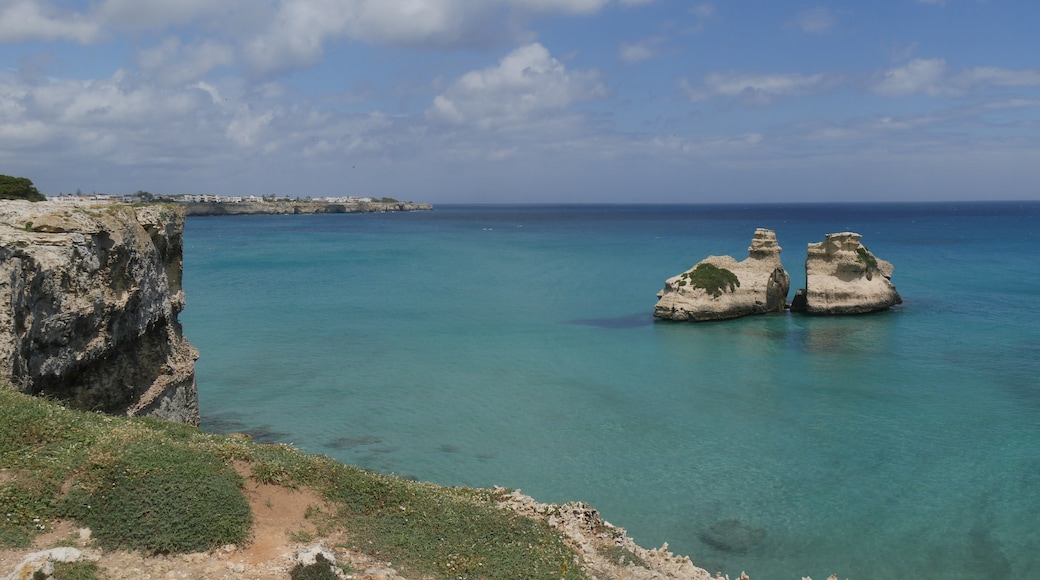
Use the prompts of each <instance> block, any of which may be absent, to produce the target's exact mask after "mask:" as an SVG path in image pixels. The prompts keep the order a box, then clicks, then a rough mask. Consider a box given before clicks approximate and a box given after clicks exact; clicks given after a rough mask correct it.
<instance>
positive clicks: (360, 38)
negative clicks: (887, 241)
mask: <svg viewBox="0 0 1040 580" xmlns="http://www.w3.org/2000/svg"><path fill="white" fill-rule="evenodd" d="M1038 23H1040V4H1038V3H1034V2H1026V1H1025V0H1007V1H1001V0H876V1H874V2H851V1H844V2H839V1H830V2H827V1H820V2H813V1H806V2H784V1H780V0H745V1H742V0H732V1H722V0H717V1H714V2H711V1H705V2H699V1H696V0H693V1H678V0H149V1H147V2H145V1H142V0H93V1H83V0H79V1H77V0H0V173H3V174H11V175H18V176H24V177H29V178H30V179H32V180H33V181H34V183H36V185H37V187H38V188H39V189H40V190H41V191H43V192H45V193H48V194H57V193H59V192H72V191H75V190H77V189H81V190H83V191H85V192H91V191H97V192H105V193H132V192H134V191H137V190H146V191H151V192H153V193H217V194H227V195H237V194H268V193H274V194H277V195H289V196H293V197H295V196H301V197H306V196H325V195H370V196H377V197H382V196H391V197H396V198H399V199H408V200H416V201H431V202H435V203H436V202H690V203H701V202H786V201H791V202H800V201H891V200H971V199H1040V185H1038V184H1040V41H1038V40H1037V34H1036V27H1037V25H1038Z"/></svg>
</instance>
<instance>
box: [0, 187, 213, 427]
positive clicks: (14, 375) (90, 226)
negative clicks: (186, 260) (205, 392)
mask: <svg viewBox="0 0 1040 580" xmlns="http://www.w3.org/2000/svg"><path fill="white" fill-rule="evenodd" d="M183 231H184V210H183V208H177V207H173V206H169V205H150V206H142V207H131V206H128V205H119V204H99V205H94V206H71V207H70V206H68V205H66V204H62V203H56V202H40V203H29V202H20V201H5V202H0V380H3V381H9V382H11V383H13V384H15V385H16V386H17V387H18V388H20V389H21V390H23V391H25V392H28V393H32V394H39V395H46V396H50V397H55V398H58V399H62V400H64V401H67V402H68V403H69V404H71V405H73V406H75V407H78V408H83V409H92V410H99V411H104V412H107V413H114V414H126V415H153V416H157V417H161V418H164V419H168V420H171V421H179V422H184V423H191V424H196V425H197V424H198V422H199V407H198V396H197V389H196V384H195V359H196V358H198V352H197V351H196V350H195V349H194V348H192V346H191V345H190V344H188V341H187V340H186V339H185V338H184V336H183V334H182V332H181V325H180V323H179V322H178V320H177V314H178V313H179V312H180V311H181V310H182V309H183V308H184V292H183V290H182V289H181V260H182V249H183V245H182V244H183V242H182V234H183Z"/></svg>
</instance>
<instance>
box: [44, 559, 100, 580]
mask: <svg viewBox="0 0 1040 580" xmlns="http://www.w3.org/2000/svg"><path fill="white" fill-rule="evenodd" d="M98 572H100V570H99V569H98V565H97V562H90V561H86V562H55V563H54V574H52V575H51V577H50V578H51V580H98V579H99V578H100V576H98Z"/></svg>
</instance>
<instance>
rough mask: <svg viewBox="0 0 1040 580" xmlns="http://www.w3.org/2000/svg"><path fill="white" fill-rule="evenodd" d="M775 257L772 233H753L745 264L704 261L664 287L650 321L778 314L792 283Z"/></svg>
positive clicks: (726, 258)
mask: <svg viewBox="0 0 1040 580" xmlns="http://www.w3.org/2000/svg"><path fill="white" fill-rule="evenodd" d="M780 251H781V248H780V246H779V244H777V242H776V233H774V232H773V231H772V230H767V229H763V228H759V229H757V230H755V237H754V238H753V239H752V240H751V247H749V248H748V257H747V258H746V259H745V260H743V261H741V262H738V261H736V260H735V259H734V258H732V257H731V256H708V257H707V258H705V259H704V260H701V261H700V262H698V263H697V264H696V265H695V266H694V267H693V268H691V269H689V270H687V271H686V272H683V273H682V274H680V275H678V276H675V277H672V278H669V279H668V280H667V281H665V285H664V289H663V290H661V291H660V292H659V293H658V294H657V298H658V301H657V305H656V306H655V307H654V316H655V317H657V318H663V319H669V320H688V321H692V322H699V321H705V320H724V319H728V318H739V317H741V316H748V315H751V314H764V313H767V312H783V310H784V308H786V306H787V291H788V290H789V289H790V286H791V280H790V277H789V276H788V275H787V271H786V270H784V266H783V264H781V263H780Z"/></svg>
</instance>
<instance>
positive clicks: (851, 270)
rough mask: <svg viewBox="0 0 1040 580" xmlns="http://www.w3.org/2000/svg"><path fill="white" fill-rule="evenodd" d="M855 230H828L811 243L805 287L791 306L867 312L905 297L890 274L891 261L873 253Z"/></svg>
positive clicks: (831, 311) (813, 310) (819, 311)
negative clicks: (818, 239) (825, 235)
mask: <svg viewBox="0 0 1040 580" xmlns="http://www.w3.org/2000/svg"><path fill="white" fill-rule="evenodd" d="M861 238H862V236H860V235H859V234H856V233H853V232H841V233H836V234H827V238H826V239H825V240H824V241H822V242H819V243H815V244H809V252H808V255H807V257H806V259H805V290H804V291H799V292H798V295H797V296H795V299H794V300H793V301H792V303H791V310H793V311H804V312H806V313H809V314H866V313H869V312H877V311H879V310H885V309H887V308H890V307H891V306H894V305H896V304H902V302H903V299H902V298H900V296H899V293H898V292H896V287H895V286H894V285H893V284H892V281H891V277H892V271H893V267H892V264H890V263H889V262H886V261H885V260H881V259H879V258H877V257H876V256H874V254H872V253H871V252H870V250H868V249H867V248H866V246H864V245H863V244H861V243H860V239H861Z"/></svg>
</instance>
